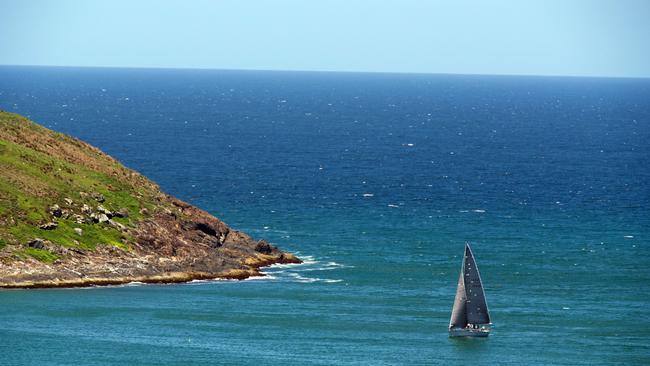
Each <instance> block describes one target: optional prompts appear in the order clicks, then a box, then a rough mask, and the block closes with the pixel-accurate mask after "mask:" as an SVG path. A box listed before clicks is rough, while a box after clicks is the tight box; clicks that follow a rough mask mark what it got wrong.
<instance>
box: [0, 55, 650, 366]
mask: <svg viewBox="0 0 650 366" xmlns="http://www.w3.org/2000/svg"><path fill="white" fill-rule="evenodd" d="M0 109H3V110H7V111H11V112H17V113H20V114H23V115H25V116H28V117H29V118H31V119H33V120H34V121H36V122H38V123H41V124H43V125H45V126H46V127H48V128H51V129H54V130H57V131H60V132H64V133H67V134H70V135H73V136H76V137H78V138H80V139H83V140H85V141H87V142H89V143H91V144H93V145H95V146H97V147H99V148H101V149H102V150H103V151H105V152H107V153H108V154H110V155H111V156H113V157H115V158H117V159H118V160H120V161H121V162H122V163H124V164H125V165H126V166H128V167H130V168H133V169H135V170H138V171H140V172H141V173H143V174H145V175H147V176H148V177H150V178H151V179H153V180H154V181H156V182H157V183H159V184H160V186H161V188H162V189H163V190H164V191H165V192H167V193H169V194H172V195H175V196H177V197H179V198H181V199H183V200H186V201H188V202H190V203H192V204H194V205H197V206H199V207H201V208H203V209H205V210H207V211H209V212H210V213H212V214H214V215H216V216H217V217H219V218H221V219H223V220H224V221H225V222H227V223H228V224H229V225H230V226H232V227H234V228H236V229H240V230H243V231H246V232H248V233H249V234H251V235H253V236H254V237H255V238H259V239H262V238H263V239H267V240H269V241H270V242H272V243H274V244H275V245H278V246H280V247H281V248H283V249H285V250H288V251H291V252H294V253H296V254H297V255H298V256H300V257H301V258H302V259H303V260H305V263H304V264H302V265H277V266H273V267H270V268H267V269H265V270H264V272H265V273H267V276H266V277H263V278H258V279H251V280H246V281H205V282H193V283H188V284H177V285H138V284H131V285H128V286H120V287H106V288H87V289H45V290H22V291H0V309H2V311H0V364H2V365H334V364H336V365H462V364H469V363H470V362H471V363H478V364H488V363H490V364H498V365H596V364H602V365H647V364H650V327H648V326H647V325H646V322H647V321H648V320H650V301H649V300H648V294H649V293H650V271H648V268H649V267H650V259H649V254H650V210H649V208H650V188H649V187H650V185H649V183H650V144H649V141H650V79H607V78H566V77H526V76H478V75H477V76H469V75H466V76H464V75H409V74H372V73H368V74H363V73H313V72H264V71H216V70H163V69H158V70H156V69H102V68H54V67H9V66H3V67H0ZM465 242H470V243H471V244H472V248H473V251H474V254H475V256H476V258H477V262H478V265H479V268H480V271H481V276H482V279H483V282H484V286H485V292H486V296H487V301H488V304H489V307H490V312H491V316H492V321H493V323H494V327H493V331H492V334H491V335H490V337H489V338H488V339H450V338H449V337H448V334H447V326H448V323H449V317H450V313H451V307H452V304H453V299H454V294H455V290H456V282H457V279H458V272H459V270H460V264H461V257H462V254H463V247H464V244H465Z"/></svg>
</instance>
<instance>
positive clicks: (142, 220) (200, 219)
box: [0, 111, 300, 288]
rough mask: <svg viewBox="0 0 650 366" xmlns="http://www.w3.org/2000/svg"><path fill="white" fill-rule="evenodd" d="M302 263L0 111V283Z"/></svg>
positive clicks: (174, 278)
mask: <svg viewBox="0 0 650 366" xmlns="http://www.w3.org/2000/svg"><path fill="white" fill-rule="evenodd" d="M274 263H300V260H299V259H298V258H297V257H295V256H294V255H292V254H289V253H286V252H283V251H281V250H280V249H278V248H277V247H275V246H273V245H271V244H269V243H267V242H266V241H264V240H254V239H253V238H251V237H250V236H248V235H247V234H245V233H243V232H240V231H237V230H233V229H232V228H230V227H228V225H226V224H225V223H223V222H222V221H221V220H219V219H217V218H216V217H214V216H212V215H210V214H209V213H207V212H205V211H203V210H201V209H199V208H196V207H194V206H192V205H190V204H188V203H185V202H183V201H181V200H179V199H176V198H174V197H172V196H169V195H167V194H165V193H163V192H161V190H160V188H159V187H158V186H157V185H156V184H155V183H153V182H152V181H150V180H149V179H147V178H146V177H144V176H142V175H141V174H139V173H137V172H135V171H133V170H130V169H128V168H126V167H124V166H123V165H121V164H120V163H119V162H118V161H116V160H115V159H113V158H111V157H110V156H108V155H106V154H104V153H103V152H101V151H100V150H99V149H97V148H95V147H93V146H91V145H89V144H86V143H84V142H82V141H80V140H78V139H75V138H73V137H70V136H67V135H64V134H61V133H57V132H53V131H51V130H49V129H46V128H44V127H42V126H40V125H38V124H36V123H33V122H31V121H29V120H27V119H26V118H24V117H21V116H19V115H17V114H13V113H7V112H1V111H0V288H40V287H80V286H99V285H116V284H123V283H129V282H136V281H137V282H144V283H173V282H186V281H191V280H195V279H216V278H224V279H244V278H248V277H250V276H260V275H262V274H261V273H260V271H259V268H260V267H263V266H267V265H271V264H274Z"/></svg>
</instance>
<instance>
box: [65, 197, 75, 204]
mask: <svg viewBox="0 0 650 366" xmlns="http://www.w3.org/2000/svg"><path fill="white" fill-rule="evenodd" d="M63 201H65V204H66V205H68V206H72V204H73V203H74V202H73V201H72V199H71V198H64V199H63Z"/></svg>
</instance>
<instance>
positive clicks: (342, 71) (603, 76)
mask: <svg viewBox="0 0 650 366" xmlns="http://www.w3.org/2000/svg"><path fill="white" fill-rule="evenodd" d="M0 67H34V68H39V67H41V68H71V69H131V70H188V71H192V70H196V71H226V72H230V71H232V72H245V71H251V72H286V73H292V72H295V73H311V72H313V73H333V74H339V73H340V74H378V75H381V74H387V75H391V74H396V75H432V76H433V75H449V76H488V77H489V76H506V77H518V76H520V77H540V78H586V79H631V80H634V79H642V80H645V79H650V75H649V76H606V75H558V74H482V73H460V72H404V71H354V70H353V71H350V70H283V69H226V68H214V67H142V66H101V65H100V66H84V65H35V64H34V65H32V64H24V65H15V64H0Z"/></svg>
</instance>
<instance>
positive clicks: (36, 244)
mask: <svg viewBox="0 0 650 366" xmlns="http://www.w3.org/2000/svg"><path fill="white" fill-rule="evenodd" d="M27 246H28V247H30V248H36V249H44V248H45V240H43V239H39V238H36V239H34V240H32V241H30V242H29V243H27Z"/></svg>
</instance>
